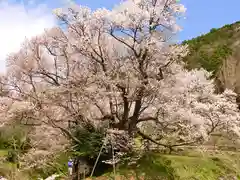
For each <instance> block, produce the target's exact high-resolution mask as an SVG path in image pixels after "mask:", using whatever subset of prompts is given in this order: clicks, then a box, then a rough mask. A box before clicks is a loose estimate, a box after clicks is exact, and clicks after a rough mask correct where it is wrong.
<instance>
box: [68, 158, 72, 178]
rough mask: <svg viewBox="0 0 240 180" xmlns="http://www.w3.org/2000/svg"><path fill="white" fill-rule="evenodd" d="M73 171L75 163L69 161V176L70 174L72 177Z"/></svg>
mask: <svg viewBox="0 0 240 180" xmlns="http://www.w3.org/2000/svg"><path fill="white" fill-rule="evenodd" d="M72 169H73V161H72V159H69V161H68V174H69V176H72Z"/></svg>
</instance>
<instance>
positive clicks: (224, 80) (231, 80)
mask: <svg viewBox="0 0 240 180" xmlns="http://www.w3.org/2000/svg"><path fill="white" fill-rule="evenodd" d="M183 44H188V45H189V49H190V54H189V55H188V56H187V57H186V58H185V61H186V62H187V66H188V68H199V67H203V68H204V69H206V70H208V71H210V72H213V77H214V78H216V83H217V87H218V90H219V91H222V90H223V89H224V88H230V89H232V90H234V91H235V92H237V93H238V94H239V93H240V89H239V87H240V71H239V70H240V66H239V65H240V64H239V62H240V51H239V50H240V22H236V23H233V24H228V25H225V26H223V27H221V28H218V29H216V28H213V29H211V31H210V32H209V33H207V34H204V35H201V36H198V37H196V38H193V39H191V40H186V41H184V42H183Z"/></svg>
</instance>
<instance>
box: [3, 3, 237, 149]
mask: <svg viewBox="0 0 240 180" xmlns="http://www.w3.org/2000/svg"><path fill="white" fill-rule="evenodd" d="M184 12H185V8H184V6H183V5H181V4H179V3H177V2H176V1H175V0H126V1H124V2H121V3H120V4H119V5H118V6H116V7H115V8H113V10H111V11H110V10H107V9H104V8H102V9H98V10H96V11H91V10H90V9H89V8H88V7H84V6H78V5H76V4H72V5H70V6H69V7H68V8H63V9H58V10H56V11H55V14H56V16H57V18H58V20H59V21H60V22H62V24H63V26H64V28H63V29H61V28H57V27H56V28H52V29H49V30H46V32H45V33H44V34H42V35H40V36H38V37H35V38H33V39H31V40H27V41H26V42H25V43H24V44H23V45H22V48H21V49H20V50H19V52H17V53H14V54H11V55H9V58H8V67H7V73H6V75H5V76H4V77H2V80H1V84H2V88H1V89H2V96H3V97H4V98H8V99H9V101H11V103H8V104H7V105H6V107H7V109H8V111H7V113H6V112H5V116H4V118H5V119H6V121H8V122H9V121H12V120H14V121H18V122H21V123H23V124H25V125H31V126H33V127H35V128H36V129H38V128H41V127H46V126H49V127H51V128H53V129H56V130H57V131H58V130H60V132H62V133H63V135H65V136H66V137H67V138H70V139H72V140H73V141H76V142H78V139H77V138H76V137H74V136H73V134H72V132H71V127H73V126H79V125H83V124H84V123H89V122H91V123H92V124H94V125H96V126H105V127H107V128H111V129H115V130H117V131H124V132H125V133H126V134H127V135H128V137H129V139H131V137H134V136H135V135H136V134H139V135H140V136H142V137H143V138H144V139H147V140H149V141H151V142H154V143H156V144H158V145H161V146H164V147H174V146H181V145H187V144H195V143H199V142H202V141H204V140H207V138H208V137H209V135H211V133H212V132H214V131H229V132H230V131H231V132H232V133H235V134H237V135H238V134H239V112H238V109H237V106H236V102H235V99H236V95H235V94H234V93H233V92H231V91H230V90H227V91H225V92H224V93H223V94H214V84H213V81H212V80H210V74H209V73H208V72H206V71H205V70H203V69H199V70H192V71H188V70H186V69H184V64H183V62H182V61H181V59H182V57H184V56H186V55H187V53H188V50H187V47H186V46H182V45H176V44H174V45H173V44H171V41H170V39H171V37H172V36H174V35H175V34H176V33H177V32H178V31H179V30H180V27H179V26H177V24H176V21H177V18H178V17H181V16H182V15H183V13H184ZM6 107H5V109H6ZM39 132H42V133H43V134H44V133H45V134H46V135H49V134H48V131H45V132H44V131H39ZM43 134H42V135H43ZM50 134H51V133H50Z"/></svg>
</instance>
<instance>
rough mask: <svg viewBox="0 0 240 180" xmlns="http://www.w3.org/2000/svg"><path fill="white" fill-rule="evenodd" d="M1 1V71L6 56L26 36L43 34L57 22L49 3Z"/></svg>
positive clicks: (3, 67) (13, 50)
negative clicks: (48, 5)
mask: <svg viewBox="0 0 240 180" xmlns="http://www.w3.org/2000/svg"><path fill="white" fill-rule="evenodd" d="M33 3H34V1H32V2H31V3H30V4H28V5H31V6H26V5H24V4H23V3H8V2H0V71H4V69H5V58H6V56H7V55H8V54H9V53H11V52H16V51H17V50H18V49H19V48H20V46H21V43H22V42H23V41H24V39H25V37H27V38H30V37H32V36H35V35H37V34H41V33H42V32H43V31H44V29H45V28H50V27H52V26H54V25H55V24H56V22H55V19H54V17H53V15H52V11H51V9H49V8H48V7H47V5H44V4H39V5H36V4H34V5H33Z"/></svg>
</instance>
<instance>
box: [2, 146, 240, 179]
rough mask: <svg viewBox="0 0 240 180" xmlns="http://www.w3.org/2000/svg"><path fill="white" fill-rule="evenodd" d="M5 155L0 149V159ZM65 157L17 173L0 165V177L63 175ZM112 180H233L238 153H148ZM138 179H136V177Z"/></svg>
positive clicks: (239, 167) (238, 169)
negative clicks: (46, 164) (39, 167)
mask: <svg viewBox="0 0 240 180" xmlns="http://www.w3.org/2000/svg"><path fill="white" fill-rule="evenodd" d="M6 155H7V152H6V151H1V150H0V157H4V156H6ZM67 160H68V158H67V154H62V155H60V156H59V157H58V158H56V162H53V165H48V166H45V167H42V168H41V169H39V170H32V171H31V172H30V171H28V172H18V171H16V167H15V165H13V164H10V163H6V162H3V163H1V164H0V175H3V176H5V177H8V178H9V180H15V179H16V180H17V179H18V178H19V177H20V176H21V180H28V179H31V180H34V179H37V176H38V177H39V176H42V177H46V176H48V175H49V174H51V173H52V174H54V173H59V174H63V175H64V174H66V173H67ZM116 175H117V178H116V179H115V180H123V179H126V180H131V179H132V180H134V179H136V180H137V179H142V180H143V179H144V180H220V179H221V178H222V179H221V180H234V179H240V153H237V152H234V153H233V152H217V151H212V152H202V153H201V152H197V151H192V150H191V151H189V152H183V153H182V155H177V154H175V155H174V154H173V155H169V154H161V153H148V154H146V155H145V156H143V158H141V159H139V160H138V161H137V163H136V164H135V165H131V166H129V165H122V166H120V167H118V168H117V170H116ZM137 177H138V178H137ZM93 179H96V180H108V179H113V173H111V172H110V173H106V174H104V175H102V176H101V177H95V178H93Z"/></svg>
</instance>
